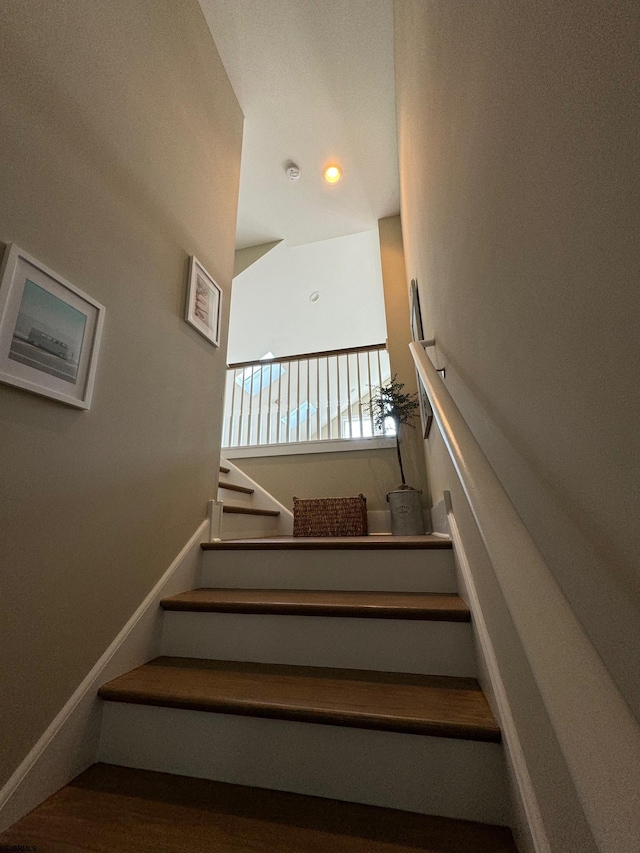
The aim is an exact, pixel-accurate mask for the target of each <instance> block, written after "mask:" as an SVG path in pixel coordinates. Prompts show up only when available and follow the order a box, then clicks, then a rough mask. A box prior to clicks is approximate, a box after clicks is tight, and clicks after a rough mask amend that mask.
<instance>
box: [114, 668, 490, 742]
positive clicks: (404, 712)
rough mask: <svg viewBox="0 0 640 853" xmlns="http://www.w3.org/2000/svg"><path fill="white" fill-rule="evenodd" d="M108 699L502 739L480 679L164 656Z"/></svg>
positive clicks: (120, 682) (119, 683) (125, 679)
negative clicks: (480, 684)
mask: <svg viewBox="0 0 640 853" xmlns="http://www.w3.org/2000/svg"><path fill="white" fill-rule="evenodd" d="M99 695H100V696H101V697H102V698H103V699H107V700H109V701H114V702H133V703H137V704H143V705H159V706H164V707H170V708H184V709H189V710H197V711H213V712H219V713H226V714H240V715H248V716H258V717H271V718H276V719H286V720H298V721H300V722H311V723H326V724H329V725H339V726H351V727H355V728H365V729H381V730H384V731H394V732H405V733H409V734H423V735H436V736H440V737H451V738H466V739H471V740H483V741H496V742H497V741H499V740H500V729H499V727H498V724H497V723H496V721H495V719H494V717H493V714H492V713H491V710H490V708H489V705H488V704H487V701H486V699H485V697H484V695H483V693H482V691H481V690H480V687H479V685H478V683H477V681H476V680H475V679H473V678H451V677H446V676H429V675H413V674H408V673H387V672H375V671H368V670H367V671H365V670H351V669H333V668H328V667H308V666H285V665H280V664H258V663H244V662H240V663H239V662H234V661H216V660H203V659H197V658H177V657H159V658H156V659H155V660H153V661H151V662H150V663H147V664H144V666H141V667H138V668H137V669H134V670H132V671H131V672H128V673H126V674H125V675H122V676H120V677H119V678H116V679H114V680H113V681H110V682H109V683H108V684H105V685H104V686H103V687H101V688H100V690H99Z"/></svg>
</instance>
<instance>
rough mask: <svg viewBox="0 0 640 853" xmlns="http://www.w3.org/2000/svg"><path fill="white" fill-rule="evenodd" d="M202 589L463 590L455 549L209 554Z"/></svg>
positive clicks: (206, 556)
mask: <svg viewBox="0 0 640 853" xmlns="http://www.w3.org/2000/svg"><path fill="white" fill-rule="evenodd" d="M224 526H225V521H223V529H224ZM227 538H228V537H227ZM201 585H202V586H209V587H219V588H226V589H229V588H231V589H233V588H238V589H345V590H347V589H350V590H386V591H389V592H392V591H395V592H403V591H404V592H453V593H455V592H456V591H457V586H456V578H455V570H454V564H453V552H452V551H451V550H449V549H438V550H433V551H430V550H426V549H425V550H406V551H404V550H402V551H393V550H379V551H373V550H372V551H357V550H354V551H350V550H344V551H338V550H336V551H334V550H325V551H303V550H300V551H296V550H282V551H269V550H265V551H204V552H203V554H202V578H201Z"/></svg>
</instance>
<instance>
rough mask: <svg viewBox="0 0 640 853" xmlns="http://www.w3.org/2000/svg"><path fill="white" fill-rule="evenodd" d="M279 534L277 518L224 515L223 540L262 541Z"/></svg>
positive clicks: (230, 513) (243, 514)
mask: <svg viewBox="0 0 640 853" xmlns="http://www.w3.org/2000/svg"><path fill="white" fill-rule="evenodd" d="M229 503H231V501H229ZM277 533H278V518H277V516H274V515H246V514H245V513H233V512H223V513H222V532H221V534H220V538H221V539H262V538H263V537H265V536H276V535H277Z"/></svg>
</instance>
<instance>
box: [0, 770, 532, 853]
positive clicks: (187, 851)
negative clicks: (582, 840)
mask: <svg viewBox="0 0 640 853" xmlns="http://www.w3.org/2000/svg"><path fill="white" fill-rule="evenodd" d="M21 845H22V847H23V849H26V848H27V846H29V847H30V848H31V849H36V848H37V849H38V850H40V851H48V853H85V851H86V853H89V851H101V853H140V851H147V850H148V851H151V850H157V851H163V853H211V851H213V850H215V851H216V853H246V851H256V853H257V851H269V853H327V851H331V853H416V851H426V853H454V851H455V853H517V850H516V847H515V845H514V843H513V839H512V837H511V833H510V831H509V830H508V829H506V828H505V827H499V826H489V825H486V824H479V823H471V822H468V821H462V820H452V819H450V818H442V817H427V816H425V815H418V814H412V813H410V812H403V811H395V810H393V809H384V808H379V807H375V806H363V805H357V804H354V803H344V802H338V801H336V800H325V799H321V798H318V797H309V796H303V795H300V794H288V793H283V792H280V791H268V790H265V789H263V788H249V787H244V786H240V785H230V784H225V783H221V782H211V781H207V780H204V779H191V778H187V777H185V776H173V775H169V774H166V773H156V772H152V771H149V770H132V769H129V768H125V767H116V766H113V765H109V764H96V765H94V766H93V767H90V768H89V770H87V771H86V772H85V773H83V774H82V775H81V776H78V778H77V779H75V780H74V781H73V782H71V783H70V784H69V785H67V786H66V787H64V788H62V789H61V790H60V791H58V792H57V793H56V794H54V795H53V796H52V797H50V798H49V799H48V800H47V801H46V802H44V803H43V804H42V805H41V806H38V808H36V809H35V810H34V811H32V812H31V813H30V814H28V815H27V816H26V817H24V818H22V820H20V821H19V822H18V823H16V824H15V825H14V826H13V827H12V828H11V829H9V830H7V831H6V832H4V833H2V834H1V835H0V846H1V847H2V848H3V849H4V848H7V849H9V848H10V847H19V846H21Z"/></svg>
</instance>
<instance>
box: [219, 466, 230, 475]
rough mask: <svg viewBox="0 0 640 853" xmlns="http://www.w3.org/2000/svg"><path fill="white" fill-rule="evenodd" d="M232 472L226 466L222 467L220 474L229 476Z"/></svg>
mask: <svg viewBox="0 0 640 853" xmlns="http://www.w3.org/2000/svg"><path fill="white" fill-rule="evenodd" d="M230 471H231V468H227V467H226V466H225V465H221V466H220V473H221V474H228V473H229V472H230Z"/></svg>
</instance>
